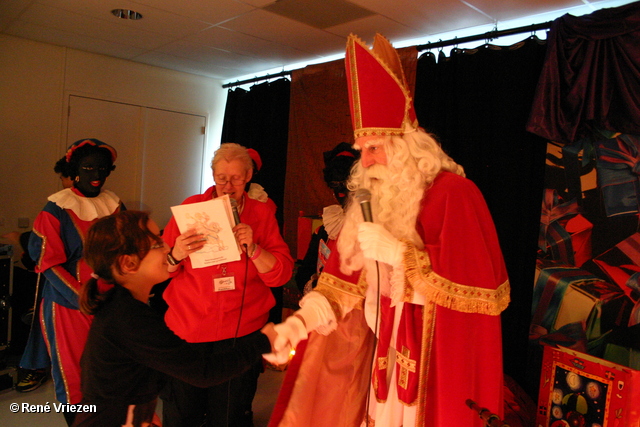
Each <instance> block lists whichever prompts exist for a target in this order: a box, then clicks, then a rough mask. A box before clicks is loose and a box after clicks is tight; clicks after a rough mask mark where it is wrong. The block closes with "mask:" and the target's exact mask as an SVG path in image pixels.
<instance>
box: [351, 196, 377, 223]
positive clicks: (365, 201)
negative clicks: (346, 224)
mask: <svg viewBox="0 0 640 427" xmlns="http://www.w3.org/2000/svg"><path fill="white" fill-rule="evenodd" d="M354 197H355V199H356V200H357V201H358V203H360V208H361V209H362V216H363V217H364V220H365V221H366V222H373V216H372V215H371V192H370V191H369V190H367V189H366V188H359V189H358V190H356V193H355V195H354Z"/></svg>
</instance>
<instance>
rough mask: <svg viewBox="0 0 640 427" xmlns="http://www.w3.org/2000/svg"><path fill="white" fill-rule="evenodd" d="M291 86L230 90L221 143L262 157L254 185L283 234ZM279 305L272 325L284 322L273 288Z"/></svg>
mask: <svg viewBox="0 0 640 427" xmlns="http://www.w3.org/2000/svg"><path fill="white" fill-rule="evenodd" d="M290 88H291V82H290V81H289V80H287V79H280V80H276V81H274V82H265V83H262V84H259V85H254V86H252V87H251V88H250V90H248V91H247V90H244V89H242V88H236V89H235V90H229V95H228V97H227V105H226V108H225V112H224V122H223V124H222V140H221V142H223V143H224V142H235V143H237V144H240V145H243V146H245V147H247V148H253V149H254V150H256V151H257V152H258V154H260V158H261V159H262V168H260V171H259V172H257V173H255V174H254V176H253V179H252V181H253V182H256V183H258V184H260V185H262V186H263V187H264V189H265V191H266V192H267V194H268V195H269V198H270V199H271V200H273V201H274V203H275V204H276V207H277V210H276V218H277V220H278V225H279V226H280V232H281V233H282V231H283V226H284V182H285V176H286V170H287V143H288V138H289V136H288V135H289V93H290ZM271 292H272V293H273V296H274V298H275V299H276V305H275V307H273V308H272V309H271V311H270V313H269V321H270V322H275V323H280V322H281V321H282V307H283V298H284V297H283V288H282V287H277V288H271Z"/></svg>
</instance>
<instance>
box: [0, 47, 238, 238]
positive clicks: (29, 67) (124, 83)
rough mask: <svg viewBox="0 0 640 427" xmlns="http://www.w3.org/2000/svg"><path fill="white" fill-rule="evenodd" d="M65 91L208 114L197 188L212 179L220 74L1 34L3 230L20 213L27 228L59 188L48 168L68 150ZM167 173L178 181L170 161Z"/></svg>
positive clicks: (221, 102)
mask: <svg viewBox="0 0 640 427" xmlns="http://www.w3.org/2000/svg"><path fill="white" fill-rule="evenodd" d="M70 95H83V96H88V97H92V98H97V99H104V100H109V101H118V102H124V103H131V104H134V105H141V106H146V107H155V108H163V109H168V110H172V111H178V112H185V113H192V114H199V115H203V116H205V117H206V118H207V130H206V134H205V138H206V146H207V150H206V151H207V152H206V153H205V155H204V156H203V159H202V167H203V168H204V170H205V173H204V176H205V177H206V178H207V180H206V181H205V182H204V183H203V184H202V187H203V189H204V188H206V187H207V186H209V185H211V184H212V182H213V181H212V179H211V176H210V175H211V174H210V172H209V169H208V168H209V162H210V159H211V157H212V155H213V151H214V150H215V149H216V148H217V147H218V145H219V141H220V135H221V132H222V120H223V116H224V106H225V103H226V97H227V90H226V89H223V88H222V83H221V82H220V81H219V80H214V79H210V78H206V77H201V76H196V75H192V74H187V73H181V72H177V71H172V70H166V69H163V68H158V67H153V66H147V65H144V64H138V63H134V62H130V61H125V60H120V59H116V58H111V57H107V56H103V55H95V54H90V53H86V52H81V51H78V50H73V49H68V48H63V47H59V46H54V45H49V44H44V43H39V42H34V41H30V40H26V39H21V38H17V37H12V36H6V35H0V234H4V233H6V232H9V231H13V230H18V231H26V230H27V229H18V218H28V219H29V228H30V227H31V225H32V224H33V219H34V218H35V216H36V215H37V214H38V213H39V212H40V210H41V209H42V207H43V206H44V204H45V203H46V198H47V197H48V196H49V195H50V194H52V193H54V192H56V191H58V190H59V189H61V186H60V183H59V179H58V177H57V176H56V174H55V173H54V172H53V166H54V164H55V162H56V161H57V160H58V159H59V158H60V157H61V156H62V155H63V154H64V151H65V148H66V147H65V146H66V142H65V141H66V129H67V106H68V100H69V96H70ZM105 120H108V118H105ZM86 137H88V138H89V137H91V135H86ZM166 172H167V173H168V174H172V173H173V174H176V179H177V180H178V179H180V173H179V172H180V171H175V170H172V168H171V163H170V159H168V161H167V169H166ZM107 184H108V183H107ZM107 186H108V185H107Z"/></svg>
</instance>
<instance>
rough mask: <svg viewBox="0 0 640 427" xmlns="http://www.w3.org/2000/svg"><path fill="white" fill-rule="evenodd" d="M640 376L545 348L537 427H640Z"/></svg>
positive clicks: (596, 360) (587, 357)
mask: <svg viewBox="0 0 640 427" xmlns="http://www.w3.org/2000/svg"><path fill="white" fill-rule="evenodd" d="M638 399H640V371H636V370H633V369H630V368H628V367H625V366H622V365H619V364H616V363H612V362H608V361H606V360H603V359H599V358H596V357H593V356H590V355H588V354H585V353H581V352H577V351H575V350H570V349H566V348H562V347H559V348H556V347H551V346H546V347H545V349H544V358H543V362H542V369H541V373H540V389H539V395H538V412H537V416H536V426H540V427H569V426H584V427H587V426H588V427H596V426H597V427H638V426H640V405H639V404H638V402H639V400H638Z"/></svg>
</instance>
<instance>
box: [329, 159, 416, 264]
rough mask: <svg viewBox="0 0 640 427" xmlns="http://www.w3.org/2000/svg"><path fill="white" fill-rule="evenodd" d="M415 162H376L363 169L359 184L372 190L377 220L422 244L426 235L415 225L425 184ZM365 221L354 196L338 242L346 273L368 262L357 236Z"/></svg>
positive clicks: (398, 234) (400, 236) (375, 218)
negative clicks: (386, 163)
mask: <svg viewBox="0 0 640 427" xmlns="http://www.w3.org/2000/svg"><path fill="white" fill-rule="evenodd" d="M412 166H413V163H411V164H409V165H406V164H404V165H402V166H400V167H396V168H394V167H393V166H390V165H378V164H376V165H372V166H370V167H369V168H367V169H364V170H361V171H360V172H361V176H362V178H361V180H360V182H358V183H355V184H357V185H359V188H365V189H367V190H369V191H370V192H371V211H372V215H373V221H374V222H375V223H378V224H382V225H383V226H384V227H385V228H386V229H387V230H389V231H390V232H391V234H393V235H394V236H395V237H396V238H398V239H406V240H409V241H410V242H412V243H413V244H414V245H416V246H417V247H418V248H422V246H423V244H422V239H421V238H420V236H419V235H418V233H417V231H416V227H415V226H416V220H417V217H418V214H419V212H420V201H421V200H422V197H423V194H424V188H425V184H424V182H422V181H421V179H420V176H421V175H420V172H418V170H417V168H415V166H413V167H412ZM357 167H360V168H361V165H360V164H358V166H357ZM394 169H395V171H394ZM411 169H414V170H413V171H411ZM355 175H356V176H357V175H358V173H357V172H356V173H355ZM361 222H363V216H362V211H361V208H360V206H359V204H358V203H356V202H354V201H353V200H351V202H350V203H349V205H348V207H347V210H346V214H345V222H344V226H343V228H342V232H341V233H340V236H339V238H338V242H337V247H338V251H339V252H340V258H341V265H340V270H341V271H342V272H343V273H345V274H351V273H352V272H354V271H357V270H360V269H362V268H363V267H364V266H365V259H364V257H363V256H362V251H361V250H360V245H359V243H358V239H357V234H358V224H360V223H361Z"/></svg>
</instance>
